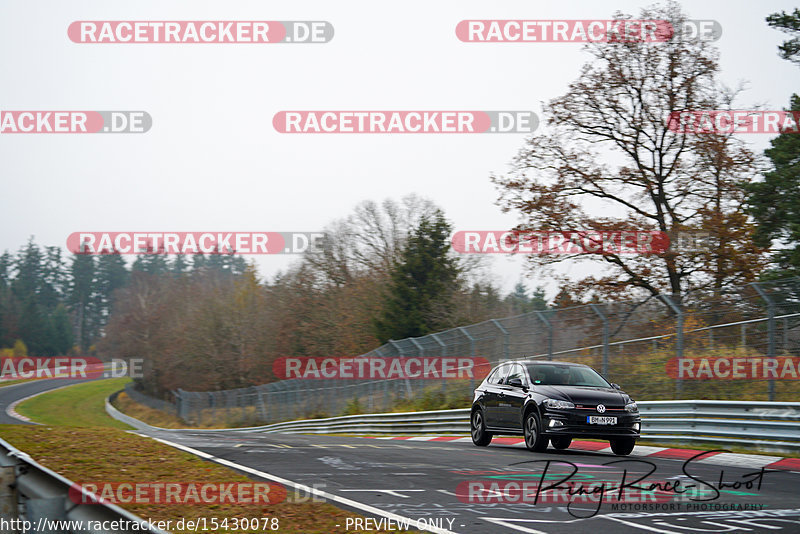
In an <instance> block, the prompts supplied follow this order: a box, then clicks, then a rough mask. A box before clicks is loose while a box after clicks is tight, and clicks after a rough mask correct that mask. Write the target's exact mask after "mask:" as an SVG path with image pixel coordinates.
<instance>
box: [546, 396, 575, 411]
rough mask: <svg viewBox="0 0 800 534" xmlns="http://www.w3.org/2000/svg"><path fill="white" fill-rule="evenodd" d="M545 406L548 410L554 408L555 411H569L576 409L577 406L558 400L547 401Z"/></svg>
mask: <svg viewBox="0 0 800 534" xmlns="http://www.w3.org/2000/svg"><path fill="white" fill-rule="evenodd" d="M544 405H545V406H546V407H547V408H553V409H554V410H569V409H571V408H574V407H575V405H574V404H572V403H571V402H569V401H565V400H558V399H545V401H544Z"/></svg>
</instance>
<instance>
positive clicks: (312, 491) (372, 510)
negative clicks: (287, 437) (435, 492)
mask: <svg viewBox="0 0 800 534" xmlns="http://www.w3.org/2000/svg"><path fill="white" fill-rule="evenodd" d="M134 433H135V434H138V435H140V436H144V437H148V438H150V439H154V440H156V441H158V442H159V443H163V444H164V445H169V446H170V447H174V448H176V449H179V450H182V451H185V452H188V453H191V454H194V455H195V456H199V457H200V458H204V459H206V460H210V461H213V462H216V463H218V464H221V465H224V466H227V467H230V468H232V469H236V470H238V471H244V472H245V473H250V474H252V475H256V476H258V477H261V478H265V479H267V480H271V481H273V482H277V483H278V484H283V485H284V486H290V487H292V488H294V489H296V490H299V491H302V492H304V493H307V494H309V495H316V496H317V497H321V498H323V499H327V500H329V501H333V502H338V503H339V504H341V505H344V506H348V507H350V508H355V509H356V510H362V511H364V512H366V513H368V514H372V515H376V516H380V517H385V518H387V519H394V520H395V521H402V522H406V521H409V522H411V523H413V524H414V525H415V526H416V528H418V529H420V530H427V531H429V532H435V533H437V534H456V533H455V532H453V531H451V530H447V529H444V528H439V527H435V526H433V525H421V524H419V523H417V521H416V520H414V519H411V518H408V517H403V516H401V515H398V514H395V513H392V512H386V511H384V510H381V509H380V508H376V507H374V506H371V505H369V504H364V503H361V502H358V501H354V500H352V499H347V498H345V497H339V496H338V495H334V494H333V493H328V492H327V491H322V490H320V489H317V488H314V487H311V486H306V485H305V484H299V483H297V482H293V481H291V480H288V479H285V478H281V477H278V476H275V475H271V474H269V473H266V472H264V471H259V470H258V469H253V468H252V467H248V466H246V465H241V464H237V463H235V462H231V461H230V460H226V459H224V458H218V457H216V456H212V455H211V454H208V453H205V452H203V451H200V450H197V449H193V448H191V447H186V446H184V445H181V444H179V443H174V442H172V441H167V440H165V439H160V438H155V437H153V436H148V435H147V434H140V433H138V432H134Z"/></svg>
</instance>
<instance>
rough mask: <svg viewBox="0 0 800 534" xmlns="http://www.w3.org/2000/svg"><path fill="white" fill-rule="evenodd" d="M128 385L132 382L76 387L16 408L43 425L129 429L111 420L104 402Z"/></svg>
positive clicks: (117, 380) (101, 382)
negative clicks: (66, 422)
mask: <svg viewBox="0 0 800 534" xmlns="http://www.w3.org/2000/svg"><path fill="white" fill-rule="evenodd" d="M129 381H130V379H129V378H111V379H108V380H97V381H94V382H86V383H84V384H76V385H74V386H69V387H66V388H63V389H58V390H56V391H51V392H49V393H43V394H41V395H37V396H36V397H33V398H32V399H28V400H26V401H24V402H22V403H20V404H19V405H17V408H16V409H17V412H19V413H20V414H22V415H24V416H25V417H28V418H30V419H31V420H32V421H34V422H36V423H41V424H43V425H60V424H63V422H64V421H69V425H70V426H78V427H96V426H104V427H111V428H121V429H128V428H130V427H129V426H128V425H126V424H125V423H121V422H119V421H117V420H116V419H112V418H111V417H109V416H108V414H107V413H106V410H105V399H106V397H108V396H109V395H111V394H112V393H114V392H115V391H119V390H120V389H122V388H123V387H125V384H126V383H127V382H129Z"/></svg>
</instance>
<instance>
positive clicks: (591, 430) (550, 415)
mask: <svg viewBox="0 0 800 534" xmlns="http://www.w3.org/2000/svg"><path fill="white" fill-rule="evenodd" d="M589 416H603V417H616V418H617V422H616V424H602V425H601V424H594V423H589V422H588V421H587V418H588V417H589ZM542 426H543V428H542V433H543V434H544V435H546V436H548V437H556V436H572V437H587V438H591V437H597V438H608V437H615V436H618V437H630V438H638V437H639V436H640V432H641V429H642V418H641V416H640V415H639V413H630V412H625V411H623V412H614V413H605V414H598V413H596V412H594V413H587V411H586V410H552V411H551V410H547V411H545V413H544V416H543V418H542Z"/></svg>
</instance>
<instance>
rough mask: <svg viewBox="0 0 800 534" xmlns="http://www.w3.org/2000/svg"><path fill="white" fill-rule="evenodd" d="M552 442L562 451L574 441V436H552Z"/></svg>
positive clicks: (555, 447) (554, 446)
mask: <svg viewBox="0 0 800 534" xmlns="http://www.w3.org/2000/svg"><path fill="white" fill-rule="evenodd" d="M550 443H552V444H553V448H554V449H558V450H560V451H561V450H564V449H566V448H568V447H569V446H570V444H571V443H572V438H571V437H570V436H558V437H555V438H550Z"/></svg>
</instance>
